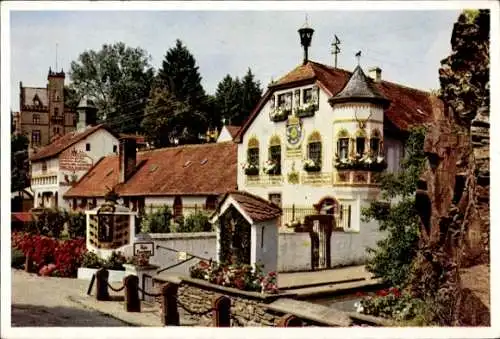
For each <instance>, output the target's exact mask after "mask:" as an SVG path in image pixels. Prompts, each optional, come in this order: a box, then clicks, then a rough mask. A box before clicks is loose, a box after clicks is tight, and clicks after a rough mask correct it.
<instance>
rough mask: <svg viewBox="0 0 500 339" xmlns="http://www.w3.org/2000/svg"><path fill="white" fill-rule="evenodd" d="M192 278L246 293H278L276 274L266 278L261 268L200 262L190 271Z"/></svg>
mask: <svg viewBox="0 0 500 339" xmlns="http://www.w3.org/2000/svg"><path fill="white" fill-rule="evenodd" d="M189 271H190V275H191V277H192V278H196V279H203V280H207V281H209V282H210V283H212V284H216V285H221V286H225V287H234V288H237V289H240V290H244V291H261V292H266V293H277V292H278V287H277V281H276V278H277V277H276V272H271V273H269V275H267V276H265V275H264V274H263V273H262V269H261V267H260V266H258V265H257V266H256V267H252V266H251V265H241V264H231V265H224V264H217V263H215V262H206V261H200V262H199V263H197V264H196V265H194V266H192V267H191V268H190V269H189Z"/></svg>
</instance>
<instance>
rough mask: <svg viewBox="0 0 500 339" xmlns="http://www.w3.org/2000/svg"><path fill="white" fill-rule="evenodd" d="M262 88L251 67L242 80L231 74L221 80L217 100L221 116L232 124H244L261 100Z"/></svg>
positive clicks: (216, 95)
mask: <svg viewBox="0 0 500 339" xmlns="http://www.w3.org/2000/svg"><path fill="white" fill-rule="evenodd" d="M261 94H262V89H261V88H260V83H259V82H258V81H255V76H254V74H253V73H252V70H251V69H250V68H249V69H248V71H247V73H246V75H245V76H244V77H243V79H242V80H240V79H239V78H238V77H236V78H234V79H233V78H232V77H231V76H230V75H229V74H228V75H226V76H225V77H224V79H222V81H221V82H219V84H218V86H217V91H216V94H215V101H216V105H217V108H218V111H219V112H220V114H221V117H222V118H224V119H225V120H226V122H227V123H229V124H232V125H238V126H239V125H242V124H243V123H244V122H245V120H246V119H247V118H248V116H249V115H250V113H251V112H252V110H253V109H254V108H255V105H257V103H258V102H259V99H260V96H261Z"/></svg>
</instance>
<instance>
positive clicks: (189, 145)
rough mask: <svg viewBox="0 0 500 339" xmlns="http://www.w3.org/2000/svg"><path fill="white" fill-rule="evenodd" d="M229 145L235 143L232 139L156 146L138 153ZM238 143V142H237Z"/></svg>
mask: <svg viewBox="0 0 500 339" xmlns="http://www.w3.org/2000/svg"><path fill="white" fill-rule="evenodd" d="M221 144H222V145H229V144H235V143H234V142H233V141H232V140H230V141H221V142H210V143H206V144H186V145H179V146H172V147H162V148H155V149H150V150H144V151H140V152H137V153H138V154H139V153H141V154H145V153H153V152H161V151H166V150H180V149H186V148H197V147H215V146H220V145H221ZM235 145H236V144H235Z"/></svg>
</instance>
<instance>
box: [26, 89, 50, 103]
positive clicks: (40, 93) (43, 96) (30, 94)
mask: <svg viewBox="0 0 500 339" xmlns="http://www.w3.org/2000/svg"><path fill="white" fill-rule="evenodd" d="M21 91H22V93H21V94H22V98H23V101H22V102H21V107H22V106H32V105H33V99H35V97H37V98H38V100H40V104H41V105H42V106H48V105H49V100H48V96H47V88H45V87H21Z"/></svg>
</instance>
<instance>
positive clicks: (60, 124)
mask: <svg viewBox="0 0 500 339" xmlns="http://www.w3.org/2000/svg"><path fill="white" fill-rule="evenodd" d="M64 78H65V74H64V71H63V70H62V69H61V72H53V71H52V69H51V68H49V74H48V76H47V80H48V84H47V96H48V99H49V100H48V101H49V140H52V139H53V138H54V136H57V135H63V134H64V125H65V123H64V122H65V121H64V120H65V114H64Z"/></svg>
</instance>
